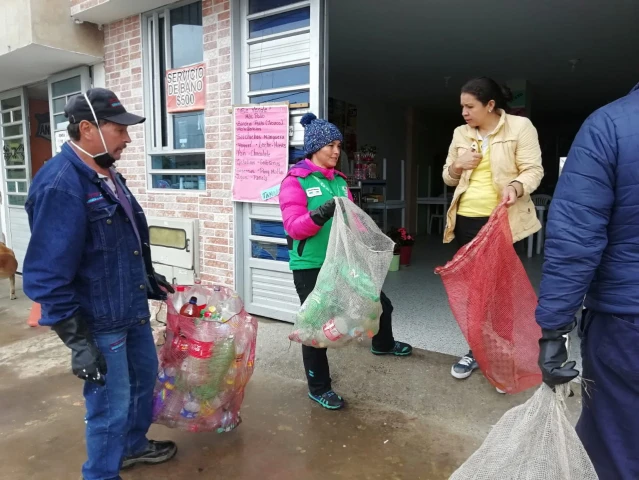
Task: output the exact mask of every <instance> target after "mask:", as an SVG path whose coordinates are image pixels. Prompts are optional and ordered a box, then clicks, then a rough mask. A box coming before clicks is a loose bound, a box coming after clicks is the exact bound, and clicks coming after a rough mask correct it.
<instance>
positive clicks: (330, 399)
mask: <svg viewBox="0 0 639 480" xmlns="http://www.w3.org/2000/svg"><path fill="white" fill-rule="evenodd" d="M308 398H310V399H311V400H313V401H314V402H317V403H319V404H320V405H321V406H322V407H324V408H326V409H327V410H339V409H340V408H344V405H345V403H344V399H343V398H342V397H340V396H339V395H338V394H337V393H335V392H334V391H333V390H329V391H328V392H326V393H323V394H322V395H313V394H312V393H311V392H308Z"/></svg>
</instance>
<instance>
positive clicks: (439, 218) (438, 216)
mask: <svg viewBox="0 0 639 480" xmlns="http://www.w3.org/2000/svg"><path fill="white" fill-rule="evenodd" d="M433 220H437V221H439V234H440V235H441V234H443V233H444V232H443V229H444V214H443V213H434V214H432V215H431V216H430V231H431V232H432V231H433Z"/></svg>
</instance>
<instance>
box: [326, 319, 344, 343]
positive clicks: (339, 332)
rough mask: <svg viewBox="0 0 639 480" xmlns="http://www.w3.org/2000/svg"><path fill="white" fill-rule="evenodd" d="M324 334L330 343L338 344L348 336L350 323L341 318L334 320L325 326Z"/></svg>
mask: <svg viewBox="0 0 639 480" xmlns="http://www.w3.org/2000/svg"><path fill="white" fill-rule="evenodd" d="M322 332H324V335H325V336H326V338H327V339H328V340H329V341H330V342H337V341H338V340H340V339H341V338H343V337H344V336H345V335H347V334H348V322H347V321H346V320H345V319H343V318H340V317H335V318H332V319H330V320H329V321H328V322H326V323H325V324H324V326H323V327H322Z"/></svg>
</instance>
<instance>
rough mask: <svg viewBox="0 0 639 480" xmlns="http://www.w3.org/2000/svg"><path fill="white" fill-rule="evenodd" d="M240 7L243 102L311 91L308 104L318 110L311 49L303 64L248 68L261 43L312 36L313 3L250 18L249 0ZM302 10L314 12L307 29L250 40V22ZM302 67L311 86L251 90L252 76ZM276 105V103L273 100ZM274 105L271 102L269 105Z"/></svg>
mask: <svg viewBox="0 0 639 480" xmlns="http://www.w3.org/2000/svg"><path fill="white" fill-rule="evenodd" d="M240 5H241V7H240V16H241V18H242V19H243V21H242V27H241V29H242V30H241V38H242V44H243V46H242V50H243V51H242V72H243V75H242V92H243V95H242V96H243V102H244V103H246V104H250V103H251V98H252V97H255V96H259V95H266V94H274V93H283V94H286V93H290V92H296V91H301V90H308V91H309V103H310V105H311V110H312V109H313V108H314V106H315V108H316V107H317V105H318V103H316V102H317V100H319V97H318V98H317V99H315V98H313V97H314V96H315V95H313V93H314V91H316V90H317V86H318V85H316V83H317V82H314V81H313V73H314V65H313V60H314V58H315V56H314V52H313V49H312V48H311V54H310V57H309V59H308V60H301V61H294V62H280V63H278V64H273V65H269V66H267V67H256V68H249V55H250V53H249V48H250V46H251V45H255V44H259V43H264V42H268V41H269V40H275V39H279V38H286V37H293V36H296V35H300V34H304V33H310V32H311V29H312V28H313V27H314V23H315V21H314V18H313V17H314V15H313V13H314V12H313V8H312V6H311V0H302V1H300V2H296V3H292V4H290V5H285V6H283V7H279V8H275V9H272V10H265V11H263V12H258V13H253V14H250V15H249V13H248V10H249V9H248V0H245V1H241V3H240ZM301 8H310V9H311V22H310V25H309V26H308V27H302V28H297V29H295V30H288V31H286V32H280V33H275V34H272V35H265V36H262V37H257V38H250V32H249V24H250V22H251V20H258V19H261V18H266V17H271V16H274V15H278V14H281V13H286V12H290V11H293V10H298V9H301ZM302 65H309V67H310V78H311V82H310V83H307V84H301V85H293V86H289V87H281V88H273V89H267V90H251V87H250V76H251V74H253V73H261V72H268V71H271V70H278V69H281V68H288V67H298V66H302ZM274 101H276V100H274ZM268 103H271V102H268ZM308 111H309V110H308V109H305V110H303V111H302V110H299V111H297V112H291V113H292V114H294V113H299V114H303V113H306V112H308ZM290 146H292V147H294V146H300V144H299V142H291V144H290Z"/></svg>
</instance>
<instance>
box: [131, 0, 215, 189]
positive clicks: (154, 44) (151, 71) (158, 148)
mask: <svg viewBox="0 0 639 480" xmlns="http://www.w3.org/2000/svg"><path fill="white" fill-rule="evenodd" d="M198 1H201V0H195V1H194V0H185V1H182V2H177V3H173V4H170V5H169V6H167V7H163V8H160V9H157V10H153V11H151V12H148V13H146V14H144V15H143V16H142V51H143V68H142V77H143V85H144V108H145V111H146V112H148V114H147V116H148V120H147V121H146V122H145V131H144V133H145V135H144V137H145V147H146V148H145V152H146V157H147V161H146V173H147V175H146V177H147V191H152V192H157V193H168V192H171V193H175V192H181V193H183V194H195V195H202V194H204V193H205V192H206V186H205V188H204V190H199V189H179V188H153V175H176V176H180V175H184V176H193V177H200V176H204V178H205V185H206V113H204V125H203V130H204V147H203V148H184V149H176V148H174V132H173V114H170V113H167V114H166V115H167V119H166V123H167V126H166V132H167V146H166V147H165V146H162V145H161V136H162V123H161V122H162V119H161V118H160V117H159V115H157V114H156V113H157V112H156V110H155V108H154V105H156V106H159V105H160V102H163V101H165V99H162V98H160V88H159V86H160V82H163V81H164V80H165V79H164V77H160V56H159V53H160V48H159V47H160V44H159V42H160V39H159V35H155V34H153V35H152V34H151V24H153V25H154V26H155V25H157V26H159V24H160V18H164V64H165V66H166V69H167V70H169V69H171V68H172V67H170V65H172V64H173V57H172V51H171V43H172V42H171V40H172V38H171V22H170V12H171V10H175V9H177V8H180V7H184V6H186V5H190V4H192V3H197V2H198ZM202 48H204V36H202ZM203 61H204V60H203ZM201 112H206V110H201ZM160 113H161V111H160ZM192 113H196V112H192ZM158 143H159V144H158ZM193 154H197V155H203V156H204V162H205V164H204V168H203V169H154V168H153V157H158V156H176V157H179V156H184V155H193Z"/></svg>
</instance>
